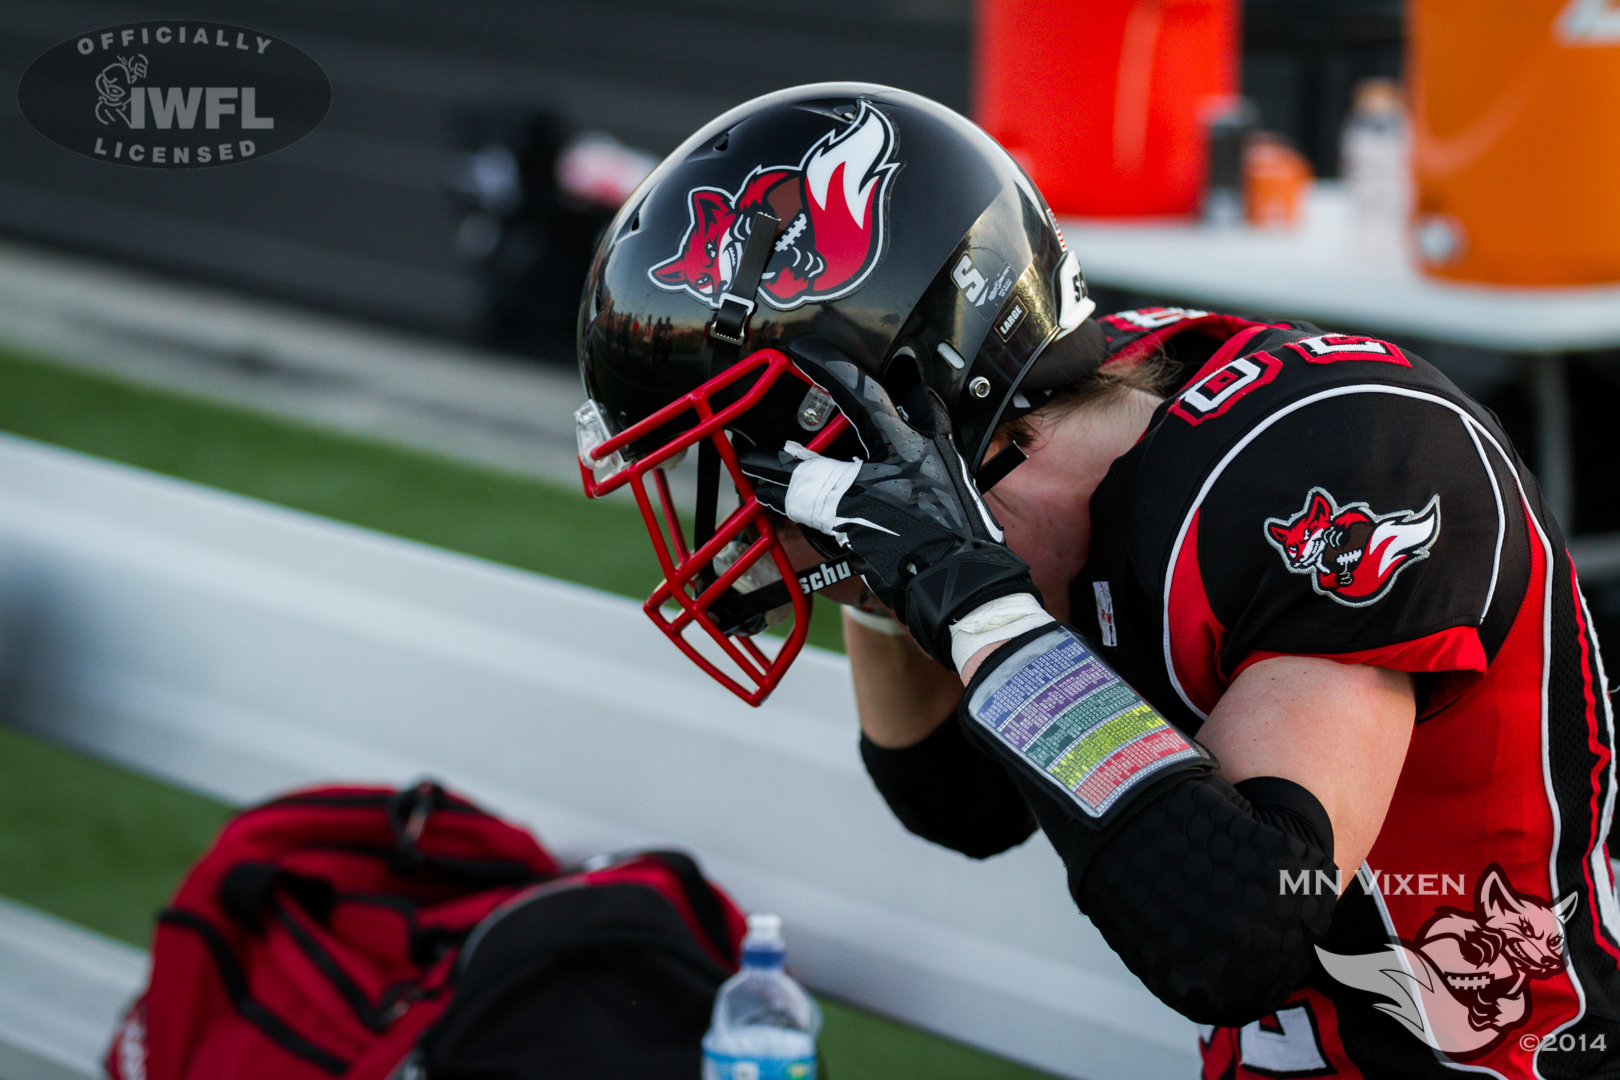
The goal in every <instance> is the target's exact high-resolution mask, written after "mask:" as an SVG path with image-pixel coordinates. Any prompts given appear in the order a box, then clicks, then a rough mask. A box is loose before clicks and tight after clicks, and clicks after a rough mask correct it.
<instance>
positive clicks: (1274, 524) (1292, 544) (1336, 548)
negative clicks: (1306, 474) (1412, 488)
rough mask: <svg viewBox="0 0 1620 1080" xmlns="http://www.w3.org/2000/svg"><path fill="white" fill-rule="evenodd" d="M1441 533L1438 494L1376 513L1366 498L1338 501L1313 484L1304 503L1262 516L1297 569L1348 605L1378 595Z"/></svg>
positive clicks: (1273, 539)
mask: <svg viewBox="0 0 1620 1080" xmlns="http://www.w3.org/2000/svg"><path fill="white" fill-rule="evenodd" d="M1439 535H1440V496H1438V495H1436V496H1434V497H1433V498H1432V499H1430V500H1429V504H1428V505H1427V506H1425V507H1424V508H1423V509H1422V510H1419V511H1416V512H1414V511H1411V510H1397V511H1396V512H1395V513H1393V514H1374V513H1373V512H1372V510H1371V509H1370V508H1369V507H1368V506H1367V504H1366V503H1350V504H1349V505H1347V506H1344V507H1342V508H1341V507H1340V506H1339V505H1338V503H1337V502H1335V501H1334V498H1333V496H1332V495H1329V494H1328V493H1327V491H1326V490H1324V489H1323V488H1319V487H1318V488H1312V489H1311V491H1310V494H1308V495H1306V496H1305V508H1304V509H1303V510H1301V511H1300V512H1299V513H1297V514H1295V515H1294V516H1293V517H1291V518H1289V519H1287V520H1286V521H1284V520H1283V519H1281V518H1268V519H1267V520H1266V539H1267V540H1268V541H1270V542H1271V546H1272V547H1274V548H1276V549H1277V550H1278V552H1280V553H1281V554H1282V557H1283V563H1284V564H1285V565H1286V566H1287V567H1288V569H1289V571H1290V572H1292V573H1295V574H1309V575H1310V577H1311V587H1312V588H1313V589H1315V590H1316V591H1317V592H1318V593H1320V594H1321V595H1323V596H1328V597H1332V598H1333V599H1334V600H1337V601H1338V602H1339V603H1341V604H1344V605H1346V606H1348V607H1364V606H1366V605H1367V604H1371V603H1373V602H1374V601H1376V600H1379V599H1380V598H1382V597H1383V595H1384V594H1385V593H1386V592H1388V591H1389V587H1390V586H1391V585H1392V584H1394V582H1395V576H1396V575H1397V574H1399V573H1400V572H1401V571H1402V570H1404V569H1405V568H1406V567H1407V566H1409V565H1411V564H1412V563H1414V562H1416V561H1418V560H1419V559H1426V558H1428V556H1429V548H1430V546H1431V545H1432V544H1433V543H1434V540H1435V537H1437V536H1439Z"/></svg>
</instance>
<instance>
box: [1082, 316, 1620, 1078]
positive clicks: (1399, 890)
mask: <svg viewBox="0 0 1620 1080" xmlns="http://www.w3.org/2000/svg"><path fill="white" fill-rule="evenodd" d="M1099 322H1100V323H1101V324H1102V325H1103V326H1104V328H1105V330H1106V332H1107V334H1108V336H1109V338H1110V347H1111V349H1112V350H1113V351H1114V352H1115V353H1116V355H1127V356H1128V355H1141V354H1144V353H1146V352H1148V351H1152V350H1156V349H1158V348H1161V347H1166V346H1168V347H1170V349H1171V351H1172V352H1173V353H1174V354H1175V355H1176V356H1177V357H1178V358H1180V359H1183V360H1185V359H1186V358H1187V357H1189V356H1191V357H1193V362H1194V363H1196V364H1198V365H1199V366H1198V368H1197V370H1196V371H1195V372H1193V373H1192V374H1191V376H1190V378H1189V379H1188V380H1187V381H1186V382H1185V384H1184V385H1183V386H1182V388H1181V389H1180V390H1179V391H1178V392H1177V393H1176V394H1175V396H1174V397H1172V398H1171V399H1170V400H1168V401H1166V402H1165V403H1164V404H1163V405H1162V406H1161V407H1160V408H1159V410H1158V411H1157V412H1156V413H1155V414H1154V417H1153V420H1152V422H1151V424H1150V425H1149V427H1148V429H1147V432H1146V433H1145V434H1144V435H1143V437H1142V439H1141V440H1140V441H1139V442H1138V443H1137V445H1136V446H1135V447H1134V448H1133V449H1132V450H1131V451H1130V452H1129V453H1127V454H1126V455H1124V456H1123V457H1121V458H1120V459H1119V460H1118V461H1117V462H1116V463H1115V464H1114V466H1113V468H1112V469H1111V470H1110V472H1109V473H1108V475H1107V478H1106V479H1105V480H1104V481H1103V483H1102V485H1101V486H1100V487H1099V488H1098V489H1097V492H1096V493H1095V495H1094V497H1093V499H1092V504H1091V505H1092V522H1093V532H1094V536H1093V541H1092V545H1093V546H1092V553H1091V557H1090V559H1089V561H1088V563H1087V565H1086V568H1085V570H1084V571H1083V572H1082V574H1081V576H1080V577H1079V578H1077V579H1076V581H1075V582H1074V583H1073V585H1072V586H1071V590H1070V602H1071V619H1072V621H1073V622H1074V624H1075V625H1076V626H1077V627H1078V628H1079V629H1081V630H1082V631H1083V632H1085V633H1086V634H1087V635H1088V636H1090V637H1091V638H1092V639H1093V641H1094V642H1095V644H1096V645H1097V646H1098V649H1099V653H1100V655H1101V656H1102V657H1103V658H1104V659H1106V660H1107V661H1108V662H1109V663H1110V664H1112V665H1113V666H1114V667H1115V668H1116V669H1117V670H1118V671H1119V672H1120V674H1121V675H1123V676H1124V677H1125V678H1126V679H1127V680H1128V681H1130V682H1131V683H1132V684H1133V685H1134V686H1135V687H1136V689H1137V690H1138V691H1140V692H1141V693H1142V695H1143V696H1144V697H1146V698H1147V699H1148V700H1149V701H1150V702H1151V703H1152V704H1153V705H1154V706H1155V707H1156V708H1158V709H1159V710H1160V711H1161V712H1162V713H1163V714H1164V715H1165V716H1166V717H1168V718H1169V719H1171V720H1172V721H1175V722H1176V723H1178V724H1179V725H1181V726H1182V727H1183V728H1184V729H1185V730H1186V731H1188V732H1190V733H1196V732H1197V730H1198V727H1199V726H1200V724H1201V723H1202V722H1203V719H1204V718H1205V717H1206V716H1207V714H1208V712H1209V710H1210V709H1211V708H1213V707H1214V705H1215V703H1216V702H1217V701H1218V700H1219V699H1220V697H1221V695H1222V693H1223V692H1224V690H1225V689H1226V687H1228V686H1229V685H1230V684H1231V683H1232V681H1233V679H1235V678H1236V677H1237V676H1238V675H1239V674H1240V673H1241V672H1242V671H1243V670H1244V669H1245V668H1246V667H1247V666H1249V665H1250V664H1253V663H1255V662H1257V661H1259V660H1262V659H1264V658H1266V657H1269V656H1276V655H1281V654H1292V655H1311V656H1323V657H1330V658H1333V659H1336V660H1341V661H1344V662H1348V663H1366V664H1372V665H1376V666H1379V667H1387V668H1393V669H1397V670H1402V671H1408V672H1412V673H1413V674H1414V675H1415V676H1417V680H1416V685H1417V686H1418V689H1419V699H1420V700H1419V717H1418V724H1417V727H1416V729H1415V732H1414V735H1413V738H1412V743H1411V747H1410V749H1409V752H1408V755H1407V759H1406V764H1405V767H1404V769H1403V771H1402V774H1401V778H1400V781H1399V784H1398V787H1397V789H1396V792H1395V796H1394V800H1393V802H1392V804H1391V807H1390V811H1389V815H1388V818H1387V820H1386V822H1385V824H1384V828H1383V831H1382V832H1381V833H1380V834H1379V837H1378V841H1377V843H1376V844H1375V845H1374V847H1373V849H1372V852H1371V853H1370V854H1369V856H1368V858H1367V861H1366V864H1365V865H1364V866H1363V867H1361V868H1359V871H1357V879H1356V880H1355V881H1353V882H1352V883H1351V884H1350V885H1349V887H1348V888H1347V889H1346V890H1345V892H1344V894H1343V897H1342V899H1341V900H1340V902H1339V905H1338V907H1337V909H1336V913H1335V916H1334V921H1333V925H1332V929H1331V931H1330V933H1329V935H1328V937H1327V938H1326V939H1325V940H1324V941H1322V942H1321V943H1320V947H1319V949H1318V957H1319V962H1318V963H1317V964H1316V965H1315V966H1314V967H1313V969H1312V974H1311V977H1310V979H1309V981H1308V983H1307V985H1306V986H1305V987H1303V988H1301V989H1300V990H1299V991H1298V992H1297V993H1296V994H1295V995H1294V997H1293V998H1292V999H1290V1001H1289V1002H1288V1003H1287V1004H1286V1005H1285V1006H1284V1007H1282V1008H1280V1009H1278V1010H1277V1012H1276V1013H1275V1014H1274V1015H1272V1016H1270V1017H1267V1018H1265V1019H1263V1020H1261V1021H1258V1022H1256V1023H1254V1024H1250V1025H1248V1026H1246V1027H1244V1028H1241V1029H1238V1028H1216V1029H1207V1030H1205V1031H1204V1033H1203V1049H1204V1060H1205V1076H1206V1077H1207V1078H1209V1080H1215V1078H1217V1077H1231V1078H1233V1080H1241V1078H1243V1077H1250V1076H1266V1077H1278V1076H1288V1077H1305V1076H1346V1077H1423V1076H1450V1075H1457V1074H1459V1073H1460V1072H1474V1073H1479V1074H1481V1075H1486V1076H1501V1077H1508V1078H1514V1077H1548V1078H1551V1077H1588V1076H1599V1075H1603V1076H1620V936H1617V934H1620V908H1617V906H1616V903H1615V898H1614V884H1613V880H1612V878H1611V875H1610V870H1609V864H1608V861H1607V858H1606V854H1605V841H1606V836H1607V831H1608V823H1609V821H1610V818H1611V816H1612V814H1613V801H1614V763H1613V747H1614V732H1613V718H1612V715H1611V712H1610V707H1609V700H1608V695H1607V693H1606V692H1605V681H1604V676H1603V673H1602V662H1601V659H1600V658H1599V655H1598V649H1597V639H1596V636H1595V634H1594V632H1593V631H1592V627H1591V622H1590V618H1589V615H1588V613H1587V611H1586V607H1585V603H1584V601H1583V600H1582V597H1581V594H1580V590H1579V588H1578V586H1577V583H1576V580H1575V573H1574V568H1573V566H1572V565H1571V562H1570V559H1569V556H1568V553H1567V552H1566V551H1565V547H1564V541H1563V538H1562V535H1561V534H1560V532H1559V529H1558V526H1557V523H1556V522H1554V521H1553V520H1552V518H1551V516H1550V515H1549V514H1548V513H1547V510H1546V507H1545V505H1544V503H1543V500H1542V497H1541V492H1540V490H1539V489H1538V487H1537V486H1536V482H1535V479H1534V478H1533V477H1532V476H1531V475H1530V474H1529V472H1528V471H1527V470H1526V469H1525V467H1524V464H1523V462H1522V461H1520V460H1519V458H1518V456H1517V455H1516V454H1515V453H1514V451H1513V448H1512V446H1511V445H1510V444H1509V442H1508V440H1507V438H1506V436H1505V435H1504V434H1503V432H1502V430H1501V428H1500V426H1499V425H1498V424H1497V422H1496V420H1495V418H1494V417H1493V416H1492V415H1491V413H1490V412H1489V411H1488V410H1486V409H1484V408H1483V407H1481V406H1480V405H1478V404H1477V403H1475V402H1474V401H1472V400H1471V399H1469V398H1468V397H1467V396H1466V395H1464V394H1463V393H1462V392H1461V391H1459V390H1458V389H1457V388H1456V387H1455V386H1453V385H1452V384H1451V382H1450V381H1449V380H1447V379H1446V378H1445V377H1444V376H1443V375H1442V374H1440V373H1439V372H1438V371H1437V370H1435V369H1434V368H1433V367H1431V366H1430V365H1429V364H1427V363H1425V362H1424V361H1423V360H1421V359H1419V358H1418V357H1416V356H1413V355H1411V354H1409V353H1406V352H1403V351H1402V350H1401V349H1399V348H1398V347H1396V346H1395V345H1392V344H1390V343H1387V342H1382V341H1377V340H1374V339H1369V338H1365V337H1357V336H1348V335H1341V334H1332V333H1323V332H1322V331H1320V330H1318V329H1317V328H1315V327H1310V326H1302V325H1299V324H1262V323H1254V322H1249V321H1246V320H1242V319H1235V318H1232V317H1229V316H1221V315H1212V314H1209V313H1206V312H1198V311H1188V310H1184V309H1176V308H1159V309H1147V310H1143V311H1137V312H1123V313H1120V314H1117V315H1112V316H1106V317H1104V318H1102V319H1100V320H1099ZM1328 704H1329V705H1330V706H1331V704H1332V703H1328ZM1326 712H1327V714H1328V715H1331V708H1329V709H1328V710H1326ZM1353 869H1354V868H1345V870H1344V871H1343V872H1344V873H1345V874H1349V873H1351V872H1352V870H1353ZM1278 887H1279V890H1290V891H1299V890H1313V891H1317V890H1326V889H1329V888H1333V887H1334V883H1330V882H1326V881H1304V880H1285V881H1282V882H1279V886H1278Z"/></svg>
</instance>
